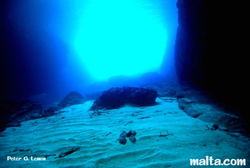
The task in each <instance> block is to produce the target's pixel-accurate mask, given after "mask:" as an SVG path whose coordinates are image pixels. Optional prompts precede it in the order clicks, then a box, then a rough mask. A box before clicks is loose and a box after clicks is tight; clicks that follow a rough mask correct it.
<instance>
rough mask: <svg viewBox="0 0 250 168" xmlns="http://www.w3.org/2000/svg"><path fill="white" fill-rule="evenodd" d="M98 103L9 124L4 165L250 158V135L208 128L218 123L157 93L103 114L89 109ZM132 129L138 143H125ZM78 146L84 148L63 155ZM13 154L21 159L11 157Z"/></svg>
mask: <svg viewBox="0 0 250 168" xmlns="http://www.w3.org/2000/svg"><path fill="white" fill-rule="evenodd" d="M92 103H93V102H92V101H89V102H86V103H85V104H82V105H75V106H71V107H68V108H65V109H63V110H61V112H60V113H58V114H57V115H56V116H52V117H48V118H42V119H36V120H30V121H26V122H23V123H22V124H21V127H16V128H14V127H12V128H7V129H6V130H5V131H4V132H2V133H0V151H1V152H0V167H3V168H4V167H22V168H29V167H34V168H39V167H44V168H47V167H52V168H53V167H67V168H73V167H81V168H82V167H83V168H85V167H86V168H92V167H93V168H125V167H126V168H133V167H138V168H139V167H145V168H166V167H176V168H178V167H189V166H190V160H189V159H202V158H203V159H204V158H205V156H212V157H213V158H214V159H216V158H219V159H226V158H230V159H231V158H236V159H237V158H241V159H248V161H249V157H250V153H249V149H250V143H249V140H248V139H247V138H245V137H242V136H241V135H238V134H231V135H229V134H228V133H226V132H223V131H219V130H216V131H212V130H208V129H207V126H206V125H208V126H211V125H212V124H213V123H205V122H202V121H200V120H198V119H194V118H191V117H189V116H188V115H187V114H186V113H184V112H183V111H181V110H180V109H179V108H178V103H177V101H176V100H172V99H170V98H167V97H166V98H164V99H159V98H157V103H158V104H157V105H155V106H149V107H132V106H126V107H123V108H120V109H115V110H107V111H105V110H100V112H103V113H101V114H100V115H97V114H96V115H95V114H93V111H88V109H89V108H90V106H91V105H92ZM129 130H135V131H136V132H137V134H136V139H137V141H136V143H132V142H130V141H129V139H127V143H126V145H122V144H120V143H119V142H118V140H117V139H118V138H119V136H120V133H121V132H122V131H127V132H128V131H129ZM160 135H162V136H160ZM164 135H167V136H164ZM72 148H73V149H78V150H76V151H74V152H72V153H70V154H68V155H66V156H64V157H59V155H60V154H63V153H64V154H65V152H68V151H70V149H72ZM8 156H10V157H12V158H13V157H16V158H21V161H7V159H8ZM25 156H27V158H28V159H29V160H28V161H24V157H25ZM31 156H33V160H31ZM36 158H38V159H39V158H40V159H43V158H46V160H43V161H41V160H40V161H35V160H34V159H36ZM228 167H229V166H228Z"/></svg>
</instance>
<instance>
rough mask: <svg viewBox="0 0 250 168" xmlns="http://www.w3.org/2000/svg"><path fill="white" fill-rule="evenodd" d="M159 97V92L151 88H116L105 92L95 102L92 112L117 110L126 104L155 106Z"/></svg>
mask: <svg viewBox="0 0 250 168" xmlns="http://www.w3.org/2000/svg"><path fill="white" fill-rule="evenodd" d="M157 95H158V93H157V91H156V90H154V89H150V88H137V87H122V88H118V87H115V88H111V89H109V90H107V91H104V92H103V93H102V95H101V96H100V97H99V98H98V99H96V100H95V102H94V103H93V105H92V106H91V108H90V110H98V109H116V108H120V107H122V106H123V105H125V104H133V105H139V106H150V105H153V104H155V99H156V97H157Z"/></svg>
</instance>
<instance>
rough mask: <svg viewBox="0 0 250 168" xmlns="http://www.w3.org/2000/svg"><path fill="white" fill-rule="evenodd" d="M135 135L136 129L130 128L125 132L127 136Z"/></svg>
mask: <svg viewBox="0 0 250 168" xmlns="http://www.w3.org/2000/svg"><path fill="white" fill-rule="evenodd" d="M132 135H133V136H135V135H136V131H134V130H130V131H129V132H128V133H127V135H126V136H127V137H130V136H132Z"/></svg>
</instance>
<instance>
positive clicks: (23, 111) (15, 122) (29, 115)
mask: <svg viewBox="0 0 250 168" xmlns="http://www.w3.org/2000/svg"><path fill="white" fill-rule="evenodd" d="M54 114H55V113H54V111H46V110H44V109H43V107H42V105H41V104H40V103H37V102H34V101H30V100H18V99H13V98H10V97H1V98H0V132H1V131H4V130H5V129H6V127H11V126H12V127H13V126H14V127H15V126H20V123H21V122H22V121H27V120H31V119H35V118H41V117H48V116H52V115H54Z"/></svg>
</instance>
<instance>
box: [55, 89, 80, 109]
mask: <svg viewBox="0 0 250 168" xmlns="http://www.w3.org/2000/svg"><path fill="white" fill-rule="evenodd" d="M83 102H84V98H83V96H82V95H81V94H80V93H78V92H76V91H72V92H70V93H69V94H67V96H66V97H65V98H64V99H63V100H62V101H60V103H59V104H58V105H57V107H58V108H65V107H67V106H72V105H75V104H82V103H83Z"/></svg>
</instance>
